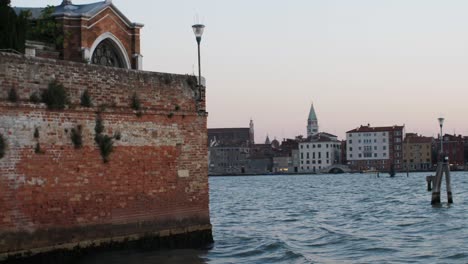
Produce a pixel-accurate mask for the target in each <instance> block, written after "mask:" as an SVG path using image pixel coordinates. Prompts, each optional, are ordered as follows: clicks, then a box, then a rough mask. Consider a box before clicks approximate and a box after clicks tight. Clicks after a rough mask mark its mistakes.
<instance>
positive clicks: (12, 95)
mask: <svg viewBox="0 0 468 264" xmlns="http://www.w3.org/2000/svg"><path fill="white" fill-rule="evenodd" d="M18 99H19V98H18V93H17V92H16V89H15V88H11V89H10V91H8V101H10V102H12V103H16V102H18Z"/></svg>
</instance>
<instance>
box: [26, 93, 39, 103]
mask: <svg viewBox="0 0 468 264" xmlns="http://www.w3.org/2000/svg"><path fill="white" fill-rule="evenodd" d="M29 101H30V102H31V103H33V104H38V103H40V102H41V95H39V93H38V92H33V93H32V94H31V95H30V96H29Z"/></svg>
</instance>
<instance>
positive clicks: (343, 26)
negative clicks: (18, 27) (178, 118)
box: [12, 0, 468, 143]
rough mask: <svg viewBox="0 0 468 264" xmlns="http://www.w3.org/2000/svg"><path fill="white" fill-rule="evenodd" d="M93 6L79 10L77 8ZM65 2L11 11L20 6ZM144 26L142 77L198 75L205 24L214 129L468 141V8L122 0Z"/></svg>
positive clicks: (424, 3)
mask: <svg viewBox="0 0 468 264" xmlns="http://www.w3.org/2000/svg"><path fill="white" fill-rule="evenodd" d="M90 2H95V1H93V0H90V1H86V0H74V1H73V3H75V4H83V3H90ZM60 3H61V0H55V1H42V0H12V6H31V7H34V6H45V5H48V4H49V5H59V4H60ZM113 3H114V5H115V6H116V7H117V8H118V9H120V10H121V11H122V12H123V13H124V14H126V16H127V17H128V18H129V19H130V20H131V21H134V22H139V23H143V24H144V25H145V26H144V28H143V29H142V32H141V52H142V55H143V56H144V58H143V67H144V70H148V71H156V72H170V73H177V74H192V73H197V72H198V69H197V47H196V41H195V37H194V35H193V32H192V28H191V26H192V25H193V24H195V23H197V22H200V23H203V24H205V26H206V28H205V33H204V35H203V38H202V43H201V63H202V75H203V76H204V77H205V78H206V80H207V83H206V86H207V88H206V89H207V111H208V113H209V115H208V127H209V128H221V127H248V125H249V120H250V118H252V119H253V121H254V124H255V140H256V142H258V143H260V142H263V141H264V140H265V137H266V135H269V137H270V139H273V138H275V137H276V138H277V139H278V140H281V139H283V138H293V137H294V136H296V135H300V134H302V135H305V134H306V125H307V116H308V113H309V109H310V104H311V103H312V102H313V104H314V108H315V110H316V113H317V116H318V122H319V126H320V131H323V132H328V133H332V134H335V135H337V136H338V137H339V138H341V139H343V138H344V137H345V133H346V131H349V130H351V129H354V128H356V127H358V126H360V125H367V124H370V125H372V126H392V125H405V126H406V132H416V133H420V134H422V135H425V136H436V135H437V133H438V131H439V125H438V121H437V118H438V117H441V116H442V117H444V118H445V124H444V132H447V133H451V134H453V133H457V134H463V135H467V136H468V116H467V115H468V89H467V88H468V34H467V33H468V16H467V15H466V13H467V11H468V1H466V0H451V1H443V0H410V1H409V0H352V1H351V0H291V1H284V0H255V1H253V0H236V1H226V0H197V1H193V0H171V1H148V0H145V1H143V0H132V1H128V0H127V1H124V0H113Z"/></svg>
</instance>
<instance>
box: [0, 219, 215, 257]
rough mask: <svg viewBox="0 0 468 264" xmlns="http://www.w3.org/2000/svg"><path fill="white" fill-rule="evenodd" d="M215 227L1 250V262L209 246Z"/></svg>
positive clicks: (161, 231) (169, 230)
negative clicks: (12, 250) (5, 251)
mask: <svg viewBox="0 0 468 264" xmlns="http://www.w3.org/2000/svg"><path fill="white" fill-rule="evenodd" d="M213 242H214V241H213V235H212V226H211V225H210V224H206V225H194V226H188V227H185V228H173V229H165V230H160V231H157V232H152V233H143V234H133V235H127V236H118V237H111V238H103V239H93V240H87V241H80V242H77V243H66V244H61V245H55V246H50V247H42V248H35V249H31V250H23V251H16V252H8V253H0V262H1V263H5V264H6V263H8V264H11V263H51V264H52V263H67V262H68V261H67V260H72V259H75V258H77V257H80V256H83V255H86V254H91V253H94V252H101V251H112V250H123V249H137V250H158V249H174V248H209V247H211V246H212V244H213Z"/></svg>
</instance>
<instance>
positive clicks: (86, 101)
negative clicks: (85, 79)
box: [80, 89, 93, 107]
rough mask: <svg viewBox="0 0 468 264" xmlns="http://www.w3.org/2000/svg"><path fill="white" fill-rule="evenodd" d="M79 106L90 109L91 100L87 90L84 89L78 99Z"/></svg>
mask: <svg viewBox="0 0 468 264" xmlns="http://www.w3.org/2000/svg"><path fill="white" fill-rule="evenodd" d="M80 105H81V106H83V107H92V106H93V100H92V99H91V95H90V94H89V91H88V89H86V90H85V91H84V92H83V94H82V95H81V98H80Z"/></svg>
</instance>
